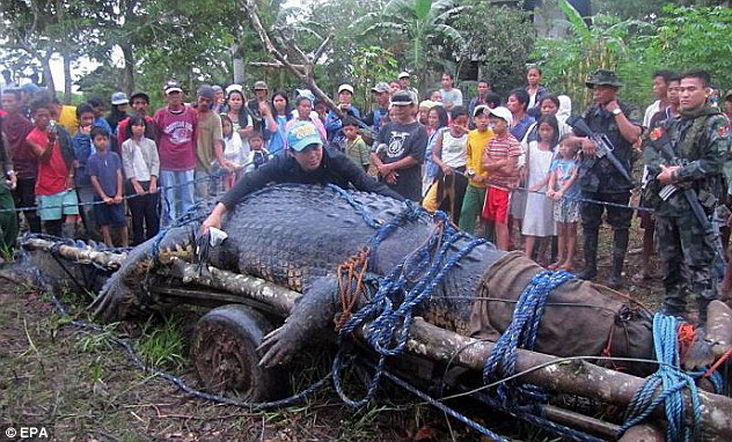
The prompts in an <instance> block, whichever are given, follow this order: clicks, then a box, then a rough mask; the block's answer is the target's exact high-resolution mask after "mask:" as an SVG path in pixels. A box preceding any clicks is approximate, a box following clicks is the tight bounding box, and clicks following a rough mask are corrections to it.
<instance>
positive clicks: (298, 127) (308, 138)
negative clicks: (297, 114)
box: [287, 121, 323, 152]
mask: <svg viewBox="0 0 732 442" xmlns="http://www.w3.org/2000/svg"><path fill="white" fill-rule="evenodd" d="M313 144H320V145H322V144H323V140H322V139H321V138H320V132H318V129H317V128H316V127H315V125H314V124H313V123H311V122H309V121H298V122H297V123H295V124H294V125H293V126H292V127H291V128H290V130H288V131H287V145H288V146H289V147H290V149H292V150H294V151H295V152H302V151H303V150H305V148H306V147H308V146H311V145H313Z"/></svg>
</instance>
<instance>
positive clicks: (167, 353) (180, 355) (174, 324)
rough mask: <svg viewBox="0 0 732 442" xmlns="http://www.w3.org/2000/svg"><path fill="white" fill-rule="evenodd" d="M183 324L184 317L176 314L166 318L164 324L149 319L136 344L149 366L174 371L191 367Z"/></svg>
mask: <svg viewBox="0 0 732 442" xmlns="http://www.w3.org/2000/svg"><path fill="white" fill-rule="evenodd" d="M182 323H183V317H182V316H180V315H176V314H172V315H170V316H166V317H164V318H163V323H162V324H156V323H155V322H153V321H152V320H151V319H148V321H147V322H146V323H145V326H144V327H143V329H142V336H141V337H140V339H139V340H138V341H137V343H136V347H137V350H138V351H139V352H140V354H141V355H142V357H143V358H144V359H145V361H146V362H147V363H148V364H150V365H151V366H152V367H155V368H165V369H174V370H180V369H181V368H183V366H185V365H190V361H189V359H188V346H187V344H186V343H185V341H184V335H183V327H182Z"/></svg>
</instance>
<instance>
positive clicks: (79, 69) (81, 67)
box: [0, 0, 317, 92]
mask: <svg viewBox="0 0 732 442" xmlns="http://www.w3.org/2000/svg"><path fill="white" fill-rule="evenodd" d="M314 1H315V2H317V0H309V1H308V0H304V1H303V0H287V1H286V2H285V3H284V4H283V6H284V7H291V6H303V4H304V3H312V2H314ZM0 52H2V49H0ZM112 61H113V63H114V64H117V65H119V67H122V54H121V51H120V50H119V48H115V51H113V53H112ZM50 64H51V75H53V82H54V84H55V85H56V89H57V90H60V91H62V90H63V87H64V86H63V85H64V65H63V60H62V59H61V57H60V56H57V55H56V56H53V57H51V60H50ZM98 66H99V63H97V62H96V61H94V60H90V59H89V58H86V57H81V58H80V59H78V60H76V62H75V63H74V64H72V66H71V77H72V79H73V80H74V81H76V80H78V79H79V78H81V77H83V76H84V75H85V74H86V73H88V72H91V71H93V70H94V69H96V68H97V67H98ZM0 82H2V79H1V78H0ZM77 91H78V88H77V87H76V86H75V85H74V87H73V88H72V92H77Z"/></svg>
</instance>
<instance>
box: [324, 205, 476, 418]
mask: <svg viewBox="0 0 732 442" xmlns="http://www.w3.org/2000/svg"><path fill="white" fill-rule="evenodd" d="M349 196H350V195H349ZM422 213H424V212H423V211H421V210H420V209H419V208H417V207H416V206H415V205H414V204H410V203H407V204H406V206H405V209H404V210H403V211H402V212H401V213H400V214H399V215H397V216H395V217H394V218H393V219H392V220H391V221H390V222H389V223H387V224H385V225H383V226H381V227H380V229H379V230H378V231H377V232H376V234H375V235H374V237H373V238H372V239H371V241H370V242H369V244H370V247H371V250H372V251H375V250H377V249H378V246H379V245H380V244H381V242H382V241H383V240H384V239H385V238H387V237H388V236H389V235H390V234H391V233H393V232H394V231H395V230H396V229H397V228H398V227H399V226H403V225H404V224H406V223H407V222H409V221H410V220H412V219H414V218H415V217H418V216H420V214H422ZM433 219H434V221H435V223H436V225H438V226H442V228H441V229H436V231H435V233H434V234H432V235H431V236H430V237H429V239H428V240H427V241H426V242H425V243H424V244H423V245H422V246H421V247H420V248H419V249H417V250H416V251H415V252H413V253H411V254H410V255H408V256H407V257H405V258H404V260H403V261H402V262H401V263H399V264H397V265H396V266H394V268H393V269H392V270H391V271H389V273H388V274H387V275H386V276H384V277H382V278H381V279H380V280H379V281H378V290H377V291H376V294H374V295H373V297H372V298H371V301H370V302H369V303H368V304H367V305H365V306H363V307H361V308H360V309H359V310H358V311H357V312H356V313H354V315H353V316H352V317H351V318H350V319H349V320H348V321H347V322H346V323H345V324H344V325H343V327H342V328H341V330H340V334H339V340H340V342H341V344H344V343H345V342H346V340H347V339H348V337H350V335H351V334H352V333H353V332H354V331H355V330H356V329H357V328H358V327H360V326H361V325H364V324H366V323H367V322H369V321H371V324H370V325H368V327H367V328H366V330H365V333H364V335H365V338H366V341H367V343H368V344H369V346H370V347H371V348H372V349H373V350H374V351H375V352H376V353H377V354H379V361H378V363H377V365H376V372H375V374H374V376H373V377H372V378H371V380H370V381H369V382H368V385H367V393H366V395H365V396H364V397H363V398H362V399H360V400H352V399H351V398H349V397H348V396H347V395H346V394H345V392H344V390H343V387H342V377H341V372H342V369H343V366H344V365H345V364H344V358H345V357H346V355H345V354H343V352H339V354H338V355H336V358H335V359H334V361H333V384H334V386H335V389H336V392H337V393H338V395H339V396H340V397H341V399H342V400H343V401H344V402H345V403H346V404H348V405H350V406H352V407H361V406H363V405H365V404H366V403H367V402H369V401H370V400H371V399H372V398H373V396H374V395H375V393H376V390H377V389H378V386H379V383H380V380H381V376H382V374H383V372H384V367H385V363H386V358H387V357H390V356H397V355H400V354H402V353H403V352H404V349H405V347H406V344H407V340H408V339H409V328H410V326H411V325H412V320H413V317H414V316H413V311H414V308H415V307H417V306H418V305H419V304H420V303H422V302H423V301H424V300H425V299H427V298H429V297H430V296H431V295H432V293H434V291H435V289H436V288H437V286H438V285H439V284H440V283H441V282H442V281H443V280H444V278H445V276H446V275H447V273H448V272H449V271H450V270H451V269H452V268H453V267H454V266H455V264H457V262H458V261H460V259H462V258H463V257H464V256H465V255H467V254H468V253H470V251H471V250H473V248H475V247H476V246H477V245H479V244H483V243H484V242H485V241H484V240H482V239H470V236H469V235H467V234H465V233H463V232H461V231H458V230H456V229H455V228H454V227H453V226H452V225H451V224H450V222H449V218H448V217H447V215H446V214H445V213H444V212H440V211H438V212H436V213H435V215H434V218H433ZM463 239H465V240H468V241H467V242H465V243H464V244H463V245H462V246H461V247H459V248H458V247H457V246H456V243H457V242H458V241H460V240H463ZM451 250H454V252H453V253H449V252H450V251H451ZM341 347H342V348H343V345H341Z"/></svg>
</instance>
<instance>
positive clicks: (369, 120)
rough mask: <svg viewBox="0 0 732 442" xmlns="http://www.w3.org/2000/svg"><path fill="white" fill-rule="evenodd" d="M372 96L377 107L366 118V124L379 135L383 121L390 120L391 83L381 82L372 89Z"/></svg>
mask: <svg viewBox="0 0 732 442" xmlns="http://www.w3.org/2000/svg"><path fill="white" fill-rule="evenodd" d="M371 95H372V96H373V97H374V103H376V107H374V108H373V109H371V112H369V113H368V114H367V115H366V118H364V120H363V122H364V123H366V124H367V125H368V126H369V127H370V128H371V129H372V130H373V131H374V132H376V133H379V130H381V123H382V121H386V120H388V117H389V100H391V88H390V87H389V83H386V82H383V81H382V82H380V83H376V86H374V87H373V88H371Z"/></svg>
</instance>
